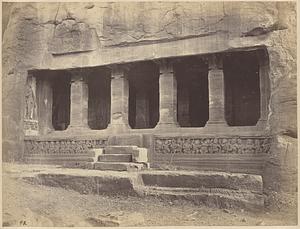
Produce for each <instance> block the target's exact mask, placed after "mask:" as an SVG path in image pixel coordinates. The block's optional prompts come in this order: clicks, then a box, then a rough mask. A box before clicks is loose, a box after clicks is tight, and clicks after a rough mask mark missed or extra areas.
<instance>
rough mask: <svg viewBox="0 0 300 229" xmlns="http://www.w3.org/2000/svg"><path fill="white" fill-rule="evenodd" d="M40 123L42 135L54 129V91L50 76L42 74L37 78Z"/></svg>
mask: <svg viewBox="0 0 300 229" xmlns="http://www.w3.org/2000/svg"><path fill="white" fill-rule="evenodd" d="M37 101H38V102H37V103H38V120H39V121H38V123H39V133H40V134H41V135H44V134H47V133H49V132H51V131H53V130H54V129H53V126H52V103H53V91H52V85H51V81H50V77H47V76H41V77H39V78H38V79H37Z"/></svg>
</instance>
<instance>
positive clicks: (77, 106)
mask: <svg viewBox="0 0 300 229" xmlns="http://www.w3.org/2000/svg"><path fill="white" fill-rule="evenodd" d="M72 74H73V76H72V79H71V96H70V98H71V113H70V126H69V127H68V130H75V129H82V128H88V85H87V83H86V82H85V80H84V78H83V76H82V75H81V73H80V72H79V71H72Z"/></svg>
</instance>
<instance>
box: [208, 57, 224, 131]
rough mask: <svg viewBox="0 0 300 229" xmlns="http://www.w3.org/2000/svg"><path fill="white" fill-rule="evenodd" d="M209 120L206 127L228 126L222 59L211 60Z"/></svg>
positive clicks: (213, 58) (209, 73) (211, 58)
mask: <svg viewBox="0 0 300 229" xmlns="http://www.w3.org/2000/svg"><path fill="white" fill-rule="evenodd" d="M208 68H209V72H208V87H209V120H208V121H207V123H206V126H228V125H227V123H226V120H225V95H224V92H225V88H224V73H223V61H222V57H221V56H219V55H218V54H215V55H213V56H211V57H210V58H209V67H208Z"/></svg>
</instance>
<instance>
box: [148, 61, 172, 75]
mask: <svg viewBox="0 0 300 229" xmlns="http://www.w3.org/2000/svg"><path fill="white" fill-rule="evenodd" d="M153 62H154V63H156V64H157V65H158V66H159V73H160V75H164V74H165V73H172V74H173V63H174V61H173V60H169V59H159V60H153Z"/></svg>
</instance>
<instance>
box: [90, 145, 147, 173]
mask: <svg viewBox="0 0 300 229" xmlns="http://www.w3.org/2000/svg"><path fill="white" fill-rule="evenodd" d="M89 154H90V157H91V158H92V159H93V162H92V163H90V164H89V166H87V168H89V169H96V170H111V171H135V170H142V169H145V168H148V167H149V164H148V150H147V149H146V148H141V147H137V146H107V147H105V148H104V149H91V150H90V152H89Z"/></svg>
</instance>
